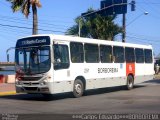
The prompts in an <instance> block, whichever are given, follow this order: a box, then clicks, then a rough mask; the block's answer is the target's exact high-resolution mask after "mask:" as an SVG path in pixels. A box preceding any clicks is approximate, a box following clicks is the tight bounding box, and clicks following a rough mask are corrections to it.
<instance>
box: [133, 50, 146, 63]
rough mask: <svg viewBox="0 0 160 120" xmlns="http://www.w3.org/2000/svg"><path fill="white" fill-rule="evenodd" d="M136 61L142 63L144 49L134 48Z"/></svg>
mask: <svg viewBox="0 0 160 120" xmlns="http://www.w3.org/2000/svg"><path fill="white" fill-rule="evenodd" d="M135 54H136V63H144V51H143V49H141V48H136V49H135Z"/></svg>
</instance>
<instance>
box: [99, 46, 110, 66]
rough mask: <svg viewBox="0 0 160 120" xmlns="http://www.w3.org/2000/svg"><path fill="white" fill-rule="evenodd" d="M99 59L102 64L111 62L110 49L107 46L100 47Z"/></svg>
mask: <svg viewBox="0 0 160 120" xmlns="http://www.w3.org/2000/svg"><path fill="white" fill-rule="evenodd" d="M100 55H101V56H100V58H101V62H102V63H111V62H112V47H111V46H107V45H100Z"/></svg>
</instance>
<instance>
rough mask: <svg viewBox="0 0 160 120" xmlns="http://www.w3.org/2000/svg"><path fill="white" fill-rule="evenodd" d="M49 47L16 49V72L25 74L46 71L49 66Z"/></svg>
mask: <svg viewBox="0 0 160 120" xmlns="http://www.w3.org/2000/svg"><path fill="white" fill-rule="evenodd" d="M50 58H51V57H50V47H49V46H43V47H42V46H41V47H28V48H18V49H16V54H15V60H16V72H18V73H21V74H26V75H32V74H40V73H44V72H48V71H49V69H50V66H51V59H50Z"/></svg>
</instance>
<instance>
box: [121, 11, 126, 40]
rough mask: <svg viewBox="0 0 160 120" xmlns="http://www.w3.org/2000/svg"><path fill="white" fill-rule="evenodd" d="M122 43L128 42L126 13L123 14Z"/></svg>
mask: <svg viewBox="0 0 160 120" xmlns="http://www.w3.org/2000/svg"><path fill="white" fill-rule="evenodd" d="M122 19H123V20H122V26H123V27H122V42H124V43H125V42H126V14H125V13H124V14H123V17H122Z"/></svg>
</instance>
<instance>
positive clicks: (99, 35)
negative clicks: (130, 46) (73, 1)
mask: <svg viewBox="0 0 160 120" xmlns="http://www.w3.org/2000/svg"><path fill="white" fill-rule="evenodd" d="M90 11H94V10H92V9H89V10H88V12H90ZM115 18H116V16H101V15H94V16H89V17H85V18H81V17H77V18H76V19H75V23H76V24H75V25H73V26H72V27H71V28H69V29H68V30H67V31H66V35H76V36H77V35H78V31H79V23H80V28H81V37H89V38H94V39H103V40H112V41H113V40H114V36H115V35H117V34H119V33H122V28H121V27H119V26H118V25H117V24H115V23H114V20H115Z"/></svg>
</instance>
